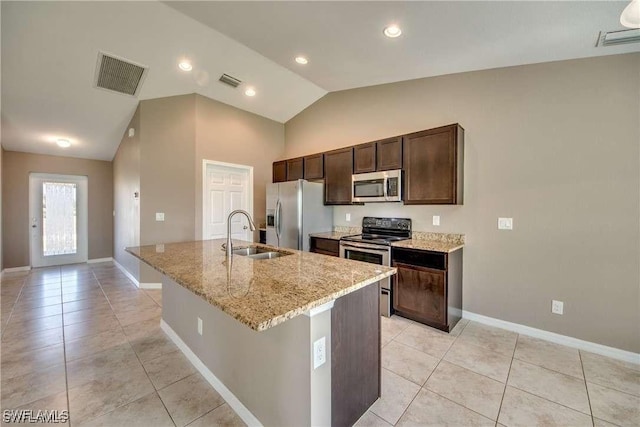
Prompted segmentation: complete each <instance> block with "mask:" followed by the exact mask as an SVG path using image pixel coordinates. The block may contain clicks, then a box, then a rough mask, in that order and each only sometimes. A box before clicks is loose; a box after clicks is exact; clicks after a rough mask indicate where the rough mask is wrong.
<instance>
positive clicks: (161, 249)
mask: <svg viewBox="0 0 640 427" xmlns="http://www.w3.org/2000/svg"><path fill="white" fill-rule="evenodd" d="M156 252H157V253H163V252H164V243H160V244H158V245H156Z"/></svg>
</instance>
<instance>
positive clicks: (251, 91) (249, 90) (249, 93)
mask: <svg viewBox="0 0 640 427" xmlns="http://www.w3.org/2000/svg"><path fill="white" fill-rule="evenodd" d="M244 94H245V95H247V96H255V95H256V91H255V89H254V88H252V87H250V88H247V90H245V91H244Z"/></svg>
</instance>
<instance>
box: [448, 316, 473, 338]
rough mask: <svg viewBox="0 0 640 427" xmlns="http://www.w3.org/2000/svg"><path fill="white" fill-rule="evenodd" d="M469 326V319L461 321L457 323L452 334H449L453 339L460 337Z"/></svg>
mask: <svg viewBox="0 0 640 427" xmlns="http://www.w3.org/2000/svg"><path fill="white" fill-rule="evenodd" d="M468 324H469V320H468V319H460V320H459V321H458V323H456V326H454V327H453V329H452V330H451V332H449V335H451V336H452V337H458V336H460V334H461V333H462V331H463V330H464V328H465V327H466V326H467V325H468Z"/></svg>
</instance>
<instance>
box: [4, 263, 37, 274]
mask: <svg viewBox="0 0 640 427" xmlns="http://www.w3.org/2000/svg"><path fill="white" fill-rule="evenodd" d="M29 270H31V266H29V265H25V266H23V267H10V268H5V269H4V270H2V273H3V274H4V273H17V272H19V271H29Z"/></svg>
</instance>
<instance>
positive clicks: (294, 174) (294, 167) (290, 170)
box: [287, 157, 304, 181]
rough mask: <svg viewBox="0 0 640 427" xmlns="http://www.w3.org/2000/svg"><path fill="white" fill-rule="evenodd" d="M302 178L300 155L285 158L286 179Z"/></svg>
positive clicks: (302, 170)
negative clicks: (293, 157)
mask: <svg viewBox="0 0 640 427" xmlns="http://www.w3.org/2000/svg"><path fill="white" fill-rule="evenodd" d="M302 178H304V163H303V160H302V157H298V158H297V159H289V160H287V181H295V180H296V179H302Z"/></svg>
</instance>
